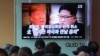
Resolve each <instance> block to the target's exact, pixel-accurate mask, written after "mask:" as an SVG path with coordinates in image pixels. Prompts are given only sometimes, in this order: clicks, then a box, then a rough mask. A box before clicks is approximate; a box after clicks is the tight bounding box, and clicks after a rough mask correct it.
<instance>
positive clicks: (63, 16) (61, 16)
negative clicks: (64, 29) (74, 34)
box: [58, 15, 73, 18]
mask: <svg viewBox="0 0 100 56" xmlns="http://www.w3.org/2000/svg"><path fill="white" fill-rule="evenodd" d="M58 16H59V17H60V18H70V17H73V16H66V15H58Z"/></svg>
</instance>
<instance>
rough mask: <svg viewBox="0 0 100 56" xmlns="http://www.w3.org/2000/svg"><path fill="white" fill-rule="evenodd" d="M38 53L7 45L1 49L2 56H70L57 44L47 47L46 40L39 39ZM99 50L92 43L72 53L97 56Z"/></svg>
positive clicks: (76, 55) (27, 48) (51, 43)
mask: <svg viewBox="0 0 100 56" xmlns="http://www.w3.org/2000/svg"><path fill="white" fill-rule="evenodd" d="M35 47H36V49H37V51H36V52H35V53H32V50H31V49H30V48H29V47H21V48H20V47H19V46H13V45H11V44H7V45H6V46H4V47H3V48H0V56H69V55H67V54H65V53H61V47H60V46H59V45H58V44H57V43H56V42H50V43H48V44H47V45H45V42H44V40H42V39H38V40H37V41H36V42H35ZM98 50H99V45H98V43H96V42H94V41H90V42H89V44H88V46H80V47H78V48H77V50H75V51H72V53H73V54H74V55H75V56H97V55H96V53H97V52H98Z"/></svg>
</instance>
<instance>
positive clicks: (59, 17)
mask: <svg viewBox="0 0 100 56" xmlns="http://www.w3.org/2000/svg"><path fill="white" fill-rule="evenodd" d="M85 12H86V10H85V3H22V39H34V38H46V39H47V38H56V39H59V38H66V39H84V38H85V31H86V30H85V25H86V13H85Z"/></svg>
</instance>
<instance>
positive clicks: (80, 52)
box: [73, 46, 90, 56]
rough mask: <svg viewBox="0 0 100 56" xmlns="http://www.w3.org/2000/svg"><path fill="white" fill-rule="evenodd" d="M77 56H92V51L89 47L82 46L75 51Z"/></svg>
mask: <svg viewBox="0 0 100 56" xmlns="http://www.w3.org/2000/svg"><path fill="white" fill-rule="evenodd" d="M73 54H74V55H76V56H90V50H89V48H88V47H87V46H80V47H78V48H77V50H76V51H73Z"/></svg>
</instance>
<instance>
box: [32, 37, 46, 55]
mask: <svg viewBox="0 0 100 56" xmlns="http://www.w3.org/2000/svg"><path fill="white" fill-rule="evenodd" d="M35 47H36V50H37V51H36V52H35V53H33V55H32V56H42V55H43V54H44V48H45V42H44V40H42V39H38V40H36V42H35Z"/></svg>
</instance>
